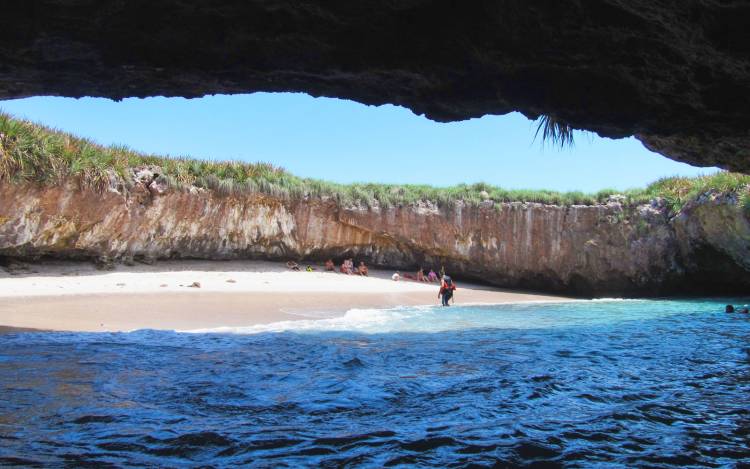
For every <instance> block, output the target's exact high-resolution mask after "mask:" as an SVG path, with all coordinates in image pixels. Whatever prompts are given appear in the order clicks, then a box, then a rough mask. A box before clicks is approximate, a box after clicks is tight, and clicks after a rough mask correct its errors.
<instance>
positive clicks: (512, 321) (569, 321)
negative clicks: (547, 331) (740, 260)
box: [179, 298, 684, 334]
mask: <svg viewBox="0 0 750 469" xmlns="http://www.w3.org/2000/svg"><path fill="white" fill-rule="evenodd" d="M672 303H674V302H670V301H660V300H641V299H619V298H612V299H610V298H606V299H604V298H602V299H596V300H574V301H565V302H559V301H554V302H550V301H542V302H525V303H505V304H494V305H488V304H475V305H463V304H462V305H460V306H451V307H450V308H442V307H440V306H434V305H429V306H401V307H396V308H388V309H375V308H368V309H351V310H348V311H347V312H346V313H345V314H343V315H342V316H336V317H312V318H310V317H309V316H308V317H307V318H305V319H297V320H286V321H279V322H273V323H269V324H256V325H250V326H239V327H236V326H235V327H229V326H227V327H214V328H203V329H193V330H183V331H179V332H185V333H203V334H216V333H218V334H260V333H281V332H297V333H305V332H358V333H365V334H379V333H394V332H404V333H412V332H414V333H430V332H446V331H459V330H472V329H485V328H494V329H532V328H550V327H565V326H575V325H587V324H601V323H603V322H622V321H626V320H630V319H642V318H643V317H646V316H654V315H656V316H664V315H671V314H677V313H680V312H682V311H684V309H683V308H682V307H676V306H675V305H674V304H672Z"/></svg>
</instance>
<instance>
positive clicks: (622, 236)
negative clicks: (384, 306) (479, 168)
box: [0, 182, 750, 296]
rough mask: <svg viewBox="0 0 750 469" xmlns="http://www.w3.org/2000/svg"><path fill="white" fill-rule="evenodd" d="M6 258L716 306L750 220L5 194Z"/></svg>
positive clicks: (749, 252)
mask: <svg viewBox="0 0 750 469" xmlns="http://www.w3.org/2000/svg"><path fill="white" fill-rule="evenodd" d="M0 256H6V257H13V258H21V259H35V258H40V257H44V256H54V257H58V258H65V259H93V260H97V261H100V262H105V263H106V262H111V261H123V262H131V261H143V262H151V261H155V260H157V259H165V258H197V259H275V260H287V259H297V260H317V261H321V260H324V259H326V258H328V257H333V258H334V259H336V260H340V259H343V258H344V257H348V256H354V257H356V258H357V260H359V259H362V260H365V261H367V262H368V263H370V264H371V265H377V266H381V267H389V268H394V269H395V268H398V269H414V268H416V266H418V265H424V266H440V265H441V264H442V265H445V267H446V269H447V270H448V272H450V273H453V274H454V275H456V276H457V277H458V278H467V279H468V278H471V279H480V280H484V281H486V282H488V283H491V284H494V285H498V286H505V287H521V288H526V289H537V290H543V291H551V292H564V293H569V294H578V295H583V296H605V295H624V296H640V295H661V294H695V293H712V294H718V293H731V292H740V291H743V289H744V291H745V292H746V291H747V289H748V287H750V221H749V220H748V218H747V216H746V215H744V214H743V213H742V212H741V211H740V210H739V209H738V207H737V200H736V197H735V196H734V195H733V194H707V195H705V196H703V197H702V199H701V200H698V201H696V202H693V203H691V204H688V205H687V206H686V207H685V209H684V210H683V211H681V212H680V213H679V214H677V215H676V216H673V217H671V218H670V217H669V211H668V210H667V209H666V208H665V207H663V206H660V205H659V204H658V203H653V204H652V205H643V206H639V207H623V206H622V205H621V204H620V203H619V202H618V201H617V200H612V201H611V202H610V203H608V204H606V205H596V206H572V207H558V206H549V205H541V204H524V203H507V204H502V205H497V206H495V205H494V204H493V203H492V202H486V203H484V204H483V205H480V206H462V205H460V204H459V205H457V206H455V207H452V208H445V207H444V208H438V207H437V206H435V205H432V204H430V203H427V202H425V203H421V204H418V205H414V206H407V207H400V208H388V209H378V208H372V209H370V208H360V207H349V208H342V207H339V206H338V205H337V204H336V203H335V202H334V201H332V200H294V201H292V200H279V199H274V198H271V197H267V196H263V195H252V196H244V197H241V198H237V197H221V196H217V195H214V194H212V193H211V192H209V191H204V190H198V189H195V188H194V189H192V190H191V191H184V192H183V191H171V190H163V189H160V188H158V187H154V185H153V184H151V187H150V188H149V186H148V184H143V183H141V182H139V183H137V184H136V186H135V188H134V189H133V190H130V191H127V192H126V191H124V190H121V191H117V190H115V189H111V190H110V191H109V192H105V193H97V192H93V191H88V190H80V189H79V188H78V187H76V186H74V185H72V184H69V185H67V186H59V187H54V186H50V187H39V186H34V185H29V184H22V185H16V184H2V185H0Z"/></svg>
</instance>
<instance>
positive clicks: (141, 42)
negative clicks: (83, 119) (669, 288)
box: [0, 0, 750, 172]
mask: <svg viewBox="0 0 750 469" xmlns="http://www.w3.org/2000/svg"><path fill="white" fill-rule="evenodd" d="M254 91H302V92H307V93H310V94H311V95H314V96H334V97H341V98H348V99H353V100H356V101H359V102H362V103H367V104H384V103H393V104H398V105H402V106H406V107H408V108H410V109H412V110H413V111H414V112H416V113H420V114H422V113H424V114H426V115H427V116H428V117H429V118H431V119H435V120H438V121H452V120H461V119H467V118H471V117H477V116H481V115H484V114H504V113H507V112H510V111H514V110H517V111H520V112H522V113H524V114H525V115H526V116H527V117H530V118H536V117H537V116H539V115H540V114H548V115H551V116H554V117H555V118H557V119H560V120H562V121H564V122H567V123H569V124H571V125H572V126H574V127H576V128H581V129H588V130H592V131H595V132H597V133H599V134H600V135H603V136H609V137H624V136H629V135H636V136H637V137H638V138H639V139H640V140H641V141H643V142H644V144H646V146H647V147H649V148H651V149H654V150H656V151H658V152H660V153H662V154H664V155H667V156H669V157H671V158H674V159H677V160H681V161H686V162H690V163H693V164H698V165H706V166H708V165H717V166H720V167H723V168H727V169H732V170H738V171H744V172H748V171H750V130H749V129H750V113H749V112H748V109H750V2H747V1H741V0H555V1H551V0H475V1H471V2H469V1H457V0H399V1H383V0H357V1H352V0H330V1H326V2H319V1H312V0H233V1H229V0H224V1H211V2H198V1H193V2H190V1H183V0H164V1H158V2H154V1H149V0H128V1H121V0H118V1H114V0H27V1H23V2H5V3H4V4H3V7H2V12H1V14H0V98H14V97H22V96H31V95H61V96H75V97H78V96H104V97H109V98H114V99H118V98H124V97H130V96H138V97H145V96H154V95H164V96H185V97H196V96H202V95H205V94H212V93H244V92H254Z"/></svg>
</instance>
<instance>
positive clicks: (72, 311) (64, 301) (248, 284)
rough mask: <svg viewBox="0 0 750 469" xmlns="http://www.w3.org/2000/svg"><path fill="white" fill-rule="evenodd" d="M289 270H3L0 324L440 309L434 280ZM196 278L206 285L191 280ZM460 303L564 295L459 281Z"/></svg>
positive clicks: (232, 321) (97, 326) (174, 325)
mask: <svg viewBox="0 0 750 469" xmlns="http://www.w3.org/2000/svg"><path fill="white" fill-rule="evenodd" d="M314 267H315V268H316V269H317V270H316V271H314V272H293V271H290V270H288V269H287V268H286V267H285V266H284V265H283V264H280V263H272V262H261V261H165V262H159V263H157V264H154V265H135V266H124V265H118V266H116V268H115V269H114V270H111V271H100V270H96V269H95V268H94V266H93V265H91V264H90V263H70V262H59V263H57V262H47V263H44V264H27V265H24V268H22V269H15V270H14V271H13V273H10V272H8V271H6V270H0V326H2V327H3V328H30V329H45V330H65V331H132V330H136V329H165V330H192V329H205V328H214V327H222V326H229V327H233V326H251V325H256V324H264V323H272V322H277V321H288V320H294V319H311V318H326V317H334V316H337V315H342V314H344V313H345V312H346V311H347V310H350V309H353V308H389V307H394V306H400V305H404V306H411V305H437V304H438V298H437V290H438V286H437V285H436V284H429V283H419V282H414V281H408V280H402V281H399V282H394V281H393V280H391V279H390V276H391V274H392V273H393V272H390V271H387V272H386V271H378V270H371V271H370V276H369V277H360V276H356V275H351V276H350V275H344V274H339V273H331V272H323V268H322V266H319V265H315V266H314ZM194 282H197V283H198V284H200V287H195V286H192V287H191V285H193V284H194ZM457 285H458V290H457V291H456V297H455V299H456V303H457V304H472V303H487V304H489V303H514V302H526V301H564V300H566V298H564V297H558V296H550V295H539V294H533V293H521V292H515V291H509V290H501V289H495V288H490V287H486V286H481V285H475V284H469V283H464V282H461V281H460V279H457Z"/></svg>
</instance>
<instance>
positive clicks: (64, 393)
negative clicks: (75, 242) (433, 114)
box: [0, 301, 750, 467]
mask: <svg viewBox="0 0 750 469" xmlns="http://www.w3.org/2000/svg"><path fill="white" fill-rule="evenodd" d="M722 303H723V302H718V301H685V302H677V301H635V302H609V303H608V302H590V303H577V304H573V305H554V304H550V305H534V306H504V307H472V308H452V309H451V311H450V312H443V313H441V312H440V310H437V312H436V311H435V310H434V309H423V308H422V309H420V308H416V309H413V310H409V309H399V310H395V311H392V312H391V313H389V312H388V311H379V312H378V313H377V317H376V321H374V322H372V323H370V322H368V321H370V319H368V317H367V316H366V315H364V314H363V313H361V312H358V313H356V315H355V316H356V318H358V319H357V320H360V321H364V322H363V323H360V324H359V325H358V326H357V327H354V328H353V330H346V329H342V328H341V327H342V324H346V323H347V321H349V323H351V321H354V320H355V318H349V319H347V320H345V321H344V320H340V321H338V322H331V321H330V320H323V321H322V322H318V323H305V324H303V325H302V326H301V329H300V330H295V331H292V330H286V329H287V328H288V327H289V326H288V325H284V326H283V327H281V326H274V330H277V331H276V332H270V331H262V330H260V331H259V330H248V331H244V332H247V333H249V335H246V334H180V333H168V332H156V331H138V332H135V333H131V334H33V333H21V334H8V335H3V336H0V396H2V398H0V465H11V466H14V465H15V466H27V467H46V466H50V465H51V466H60V465H71V466H85V465H91V466H97V467H108V466H113V467H115V466H131V465H136V466H184V465H193V466H200V465H213V466H217V467H230V466H236V465H254V466H261V467H270V466H277V465H285V466H293V467H296V466H323V467H340V466H356V465H362V466H370V467H392V466H457V467H462V466H466V465H472V464H473V465H479V466H493V465H497V466H519V465H520V466H528V465H539V466H551V467H554V466H574V467H577V466H597V467H607V466H611V467H623V466H652V467H699V466H700V467H725V466H738V465H740V466H741V465H742V464H750V453H749V452H748V442H749V441H750V408H749V407H748V405H747V396H748V395H750V356H749V355H748V350H749V348H748V345H747V339H748V337H749V336H750V318H744V317H741V316H739V315H726V314H724V313H723V312H721V310H722V308H721V307H722ZM388 314H393V317H394V318H395V319H394V321H395V322H396V323H397V324H398V327H400V329H398V330H394V327H395V326H393V325H391V324H389V323H388V321H385V319H384V318H387V316H388ZM439 314H442V316H440V315H439ZM459 324H461V325H464V326H461V327H459ZM467 324H468V325H469V326H466V325H467ZM534 324H537V325H538V327H532V326H533V325H534ZM539 325H543V327H542V326H539ZM373 328H375V329H377V328H380V329H377V330H374V329H373ZM284 330H286V331H284ZM234 332H238V331H234Z"/></svg>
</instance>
